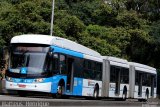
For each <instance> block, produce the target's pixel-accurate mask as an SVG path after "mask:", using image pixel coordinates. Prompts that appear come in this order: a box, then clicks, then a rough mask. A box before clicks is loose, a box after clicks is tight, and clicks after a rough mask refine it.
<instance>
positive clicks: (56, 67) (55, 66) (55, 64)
mask: <svg viewBox="0 0 160 107" xmlns="http://www.w3.org/2000/svg"><path fill="white" fill-rule="evenodd" d="M52 61H53V64H52V66H53V68H52V69H53V72H54V74H57V73H59V57H58V54H53V59H52Z"/></svg>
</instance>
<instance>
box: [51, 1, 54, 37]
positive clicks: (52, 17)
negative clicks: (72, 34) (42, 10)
mask: <svg viewBox="0 0 160 107" xmlns="http://www.w3.org/2000/svg"><path fill="white" fill-rule="evenodd" d="M54 2H55V0H53V1H52V16H51V31H50V35H51V36H52V34H53V20H54Z"/></svg>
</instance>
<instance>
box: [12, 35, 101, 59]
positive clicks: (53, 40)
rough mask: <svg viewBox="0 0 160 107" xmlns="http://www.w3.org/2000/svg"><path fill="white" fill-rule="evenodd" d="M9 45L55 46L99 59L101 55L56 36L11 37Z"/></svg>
mask: <svg viewBox="0 0 160 107" xmlns="http://www.w3.org/2000/svg"><path fill="white" fill-rule="evenodd" d="M11 43H33V44H46V45H55V46H59V47H62V48H65V49H69V50H73V51H77V52H80V53H83V54H86V55H91V56H95V57H101V55H100V54H99V53H98V52H96V51H94V50H92V49H89V48H87V47H85V46H83V45H80V44H78V43H76V42H73V41H71V40H68V39H65V38H61V37H56V36H48V35H40V34H25V35H19V36H15V37H13V38H12V39H11Z"/></svg>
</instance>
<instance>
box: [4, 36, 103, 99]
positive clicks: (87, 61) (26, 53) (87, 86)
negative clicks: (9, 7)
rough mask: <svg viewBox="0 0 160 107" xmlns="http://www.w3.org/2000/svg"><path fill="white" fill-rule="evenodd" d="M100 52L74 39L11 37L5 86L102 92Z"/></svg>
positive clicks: (24, 89)
mask: <svg viewBox="0 0 160 107" xmlns="http://www.w3.org/2000/svg"><path fill="white" fill-rule="evenodd" d="M101 79H102V58H101V55H100V54H99V53H98V52H96V51H93V50H91V49H89V48H87V47H84V46H82V45H80V44H77V43H75V42H73V41H70V40H67V39H64V38H60V37H54V36H46V35H29V34H28V35H20V36H15V37H13V38H12V39H11V47H10V59H9V69H8V71H7V72H6V89H7V90H17V92H18V94H19V95H20V96H25V95H26V93H27V92H28V91H37V92H46V93H51V94H53V95H58V96H62V95H73V96H94V97H97V96H101V88H102V80H101Z"/></svg>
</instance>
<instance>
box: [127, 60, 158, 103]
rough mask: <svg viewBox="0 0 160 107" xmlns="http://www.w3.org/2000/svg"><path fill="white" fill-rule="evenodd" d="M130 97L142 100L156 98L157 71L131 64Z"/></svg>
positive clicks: (145, 66)
mask: <svg viewBox="0 0 160 107" xmlns="http://www.w3.org/2000/svg"><path fill="white" fill-rule="evenodd" d="M129 64H130V72H131V74H130V96H131V98H136V99H139V100H140V101H141V100H147V99H148V98H156V91H157V88H156V85H157V83H156V78H157V72H156V69H155V68H153V67H150V66H147V65H143V64H139V63H135V62H130V63H129Z"/></svg>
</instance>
